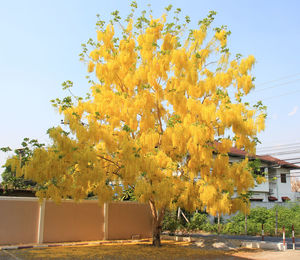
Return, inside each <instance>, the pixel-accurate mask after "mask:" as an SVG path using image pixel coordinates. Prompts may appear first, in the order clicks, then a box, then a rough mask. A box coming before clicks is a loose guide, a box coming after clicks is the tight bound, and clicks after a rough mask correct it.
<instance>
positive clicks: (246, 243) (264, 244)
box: [241, 241, 287, 251]
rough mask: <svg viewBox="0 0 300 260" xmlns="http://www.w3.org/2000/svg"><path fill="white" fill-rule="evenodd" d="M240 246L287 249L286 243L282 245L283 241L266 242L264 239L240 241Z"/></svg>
mask: <svg viewBox="0 0 300 260" xmlns="http://www.w3.org/2000/svg"><path fill="white" fill-rule="evenodd" d="M241 247H246V248H261V249H268V250H277V251H286V250H287V244H285V245H283V243H278V242H266V241H260V242H253V241H252V242H249V241H241Z"/></svg>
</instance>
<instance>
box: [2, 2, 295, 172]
mask: <svg viewBox="0 0 300 260" xmlns="http://www.w3.org/2000/svg"><path fill="white" fill-rule="evenodd" d="M129 3H130V1H126V0H119V1H117V0H110V1H103V0H98V1H96V0H95V1H92V0H85V1H84V0H64V1H61V0H43V1H41V0H39V1H38V0H28V1H22V0H19V1H16V0H10V1H4V0H0V32H1V40H0V115H1V127H0V147H6V146H10V147H11V148H13V149H16V148H19V147H20V144H21V142H22V140H23V138H24V137H29V138H36V139H38V140H39V141H40V142H44V143H47V142H48V139H47V135H46V131H47V129H48V128H50V127H52V126H57V125H59V124H60V120H61V119H62V118H61V117H60V115H59V114H58V113H57V111H56V110H55V109H54V108H53V107H52V106H51V103H50V100H51V99H53V98H56V97H60V98H61V97H63V96H65V95H67V93H64V92H63V91H62V88H61V83H62V82H64V81H65V80H71V81H73V82H74V89H73V92H74V94H75V95H79V96H80V95H83V94H84V93H86V92H87V91H88V89H89V84H88V83H87V80H86V78H85V76H86V75H87V70H86V65H85V64H83V63H81V62H80V61H79V57H78V54H79V53H80V52H81V43H83V42H86V41H87V40H88V39H89V38H95V37H96V31H95V23H96V14H100V15H101V17H103V19H104V20H107V21H108V20H109V19H110V18H109V17H110V13H111V12H113V11H115V10H119V11H120V14H121V16H122V17H125V16H127V15H128V14H129V12H130V7H129ZM137 3H138V5H139V6H141V7H144V8H146V7H147V4H148V3H151V5H152V9H153V15H154V16H156V17H159V16H160V15H161V14H162V13H163V12H164V7H165V6H167V5H169V4H172V5H173V6H174V7H176V8H177V7H179V8H181V9H182V13H183V14H186V15H189V16H190V17H191V20H192V23H191V25H192V26H195V25H196V23H197V21H198V20H201V19H203V18H204V17H205V16H206V15H207V14H208V12H209V11H210V10H214V11H216V12H217V16H216V19H215V22H214V24H213V25H214V26H220V25H227V26H228V28H229V29H230V31H231V32H232V34H231V36H230V39H229V41H228V46H229V48H230V52H231V53H241V54H243V56H247V55H250V54H253V55H254V56H255V58H256V60H257V62H256V64H255V68H254V70H253V74H254V76H255V77H256V81H255V82H256V88H255V90H254V91H253V92H252V93H251V94H250V95H249V100H251V101H253V102H256V101H257V100H262V101H263V103H264V104H265V105H266V106H267V107H268V110H267V112H268V119H267V122H266V129H265V131H264V132H263V133H262V134H260V135H259V139H260V141H261V142H262V144H261V145H259V146H258V148H259V149H262V148H263V147H269V146H274V145H284V144H297V143H299V144H300V101H299V100H300V44H299V42H300V16H299V10H300V1H297V0H294V1H292V0H287V1H279V0H265V1H261V0H249V1H248V0H244V1H238V0H228V1H224V0H210V1H207V0H206V1H202V0H197V1H192V0H185V1H162V0H160V1H137ZM262 151H268V152H269V150H262ZM7 156H8V155H7V154H4V153H1V152H0V165H2V164H3V163H4V162H5V160H6V158H7ZM288 156H291V155H288ZM278 157H279V156H278ZM299 157H300V156H299ZM1 172H2V170H1V169H0V173H1Z"/></svg>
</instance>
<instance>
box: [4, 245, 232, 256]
mask: <svg viewBox="0 0 300 260" xmlns="http://www.w3.org/2000/svg"><path fill="white" fill-rule="evenodd" d="M162 242H163V246H162V247H160V248H154V247H153V246H152V245H151V242H139V243H136V244H133V243H124V244H115V243H111V244H105V245H95V246H72V247H52V248H35V249H22V250H11V251H10V252H11V253H13V254H14V255H15V256H17V257H19V258H21V259H209V258H213V259H215V257H221V259H226V255H227V256H228V254H229V253H228V252H225V251H220V250H203V249H201V248H196V247H194V246H191V245H192V244H191V243H190V242H174V241H162ZM222 256H223V257H225V258H223V257H222Z"/></svg>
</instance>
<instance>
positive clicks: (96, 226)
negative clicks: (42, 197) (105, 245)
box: [43, 201, 104, 243]
mask: <svg viewBox="0 0 300 260" xmlns="http://www.w3.org/2000/svg"><path fill="white" fill-rule="evenodd" d="M102 239H104V213H103V207H99V205H98V203H97V202H94V201H89V202H81V203H76V202H72V201H70V202H62V203H61V204H56V203H54V202H52V201H47V202H46V206H45V218H44V239H43V242H44V243H47V242H67V241H88V240H102Z"/></svg>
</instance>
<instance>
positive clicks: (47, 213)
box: [0, 197, 152, 245]
mask: <svg viewBox="0 0 300 260" xmlns="http://www.w3.org/2000/svg"><path fill="white" fill-rule="evenodd" d="M151 234H152V216H151V211H150V208H149V206H148V205H146V204H140V203H137V202H111V203H105V204H104V205H103V206H99V204H98V201H89V200H87V201H82V202H80V203H76V202H74V201H72V200H65V201H63V202H62V203H61V204H56V203H54V202H53V201H43V202H42V203H40V202H39V201H38V199H37V198H21V197H0V245H10V244H42V243H51V242H74V241H89V240H107V239H109V240H111V239H131V238H132V237H135V238H148V237H151Z"/></svg>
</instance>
